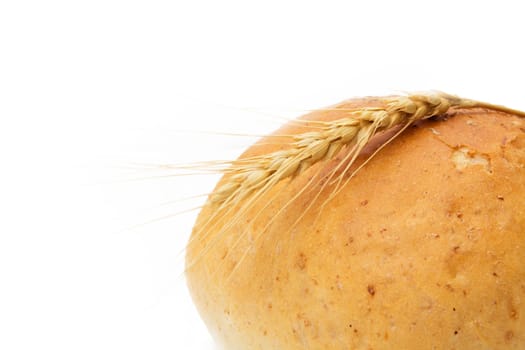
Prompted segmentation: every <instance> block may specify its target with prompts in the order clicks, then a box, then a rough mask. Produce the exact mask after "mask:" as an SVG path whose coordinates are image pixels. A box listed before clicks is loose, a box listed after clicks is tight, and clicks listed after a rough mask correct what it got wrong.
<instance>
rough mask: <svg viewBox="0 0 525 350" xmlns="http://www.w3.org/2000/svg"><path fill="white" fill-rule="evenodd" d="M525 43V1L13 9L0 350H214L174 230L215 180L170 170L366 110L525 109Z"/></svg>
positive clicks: (0, 126) (4, 142)
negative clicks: (332, 111)
mask: <svg viewBox="0 0 525 350" xmlns="http://www.w3.org/2000/svg"><path fill="white" fill-rule="evenodd" d="M524 34H525V24H524V22H523V11H522V10H521V8H520V2H519V1H513V2H510V1H497V2H494V1H486V2H483V1H477V2H474V1H464V2H460V1H439V2H425V1H418V2H414V3H411V2H407V1H338V2H337V1H335V2H334V1H318V2H312V1H257V2H256V1H228V0H223V1H131V0H128V1H115V0H104V1H97V0H91V1H23V0H20V1H14V0H13V1H9V0H3V1H0V168H1V170H0V180H1V181H0V349H48V348H49V349H212V348H213V346H212V341H211V339H210V337H209V335H208V334H207V331H206V329H205V327H204V325H203V324H202V323H201V321H200V319H199V317H198V314H197V313H196V311H195V310H194V307H193V304H192V302H191V299H190V298H189V294H188V292H187V291H186V288H185V282H184V277H183V256H184V252H183V250H184V245H185V242H186V240H187V239H188V236H189V234H190V231H191V227H192V223H193V220H194V218H195V215H196V211H192V212H189V213H187V214H181V215H178V216H173V214H175V213H177V212H180V211H183V210H184V209H190V208H192V207H194V206H196V205H200V203H201V202H202V197H201V198H199V199H197V200H188V201H183V202H180V201H178V202H177V201H175V200H177V199H181V198H186V197H188V196H191V195H196V194H204V193H206V192H208V191H210V190H211V189H212V187H213V183H214V182H215V181H216V180H217V177H216V176H215V177H214V176H212V177H202V176H184V177H176V176H171V175H173V174H175V173H177V172H176V171H173V170H167V169H161V168H159V167H158V165H161V164H175V163H178V164H180V163H186V162H194V161H199V160H214V159H231V158H234V157H236V156H237V155H238V154H239V152H240V151H241V150H242V147H243V146H246V145H248V144H249V143H250V142H252V141H253V138H249V137H243V136H232V135H227V134H226V133H228V132H230V133H231V132H233V133H241V134H263V133H265V132H268V131H270V130H272V129H274V128H276V127H277V126H278V125H279V124H280V123H282V122H283V120H285V118H292V117H294V116H297V115H299V114H301V113H303V112H304V111H306V110H308V109H312V108H317V107H323V106H326V105H330V104H333V103H336V102H338V101H340V100H342V99H345V98H349V97H353V96H362V95H371V94H388V93H395V92H399V91H412V90H427V89H438V90H444V91H446V92H450V93H455V94H458V95H461V96H464V97H469V98H475V99H481V100H487V101H488V102H492V103H499V104H505V105H508V106H509V107H514V108H518V109H525V96H524V83H525V69H524V63H523V62H525V53H524V52H523V38H524ZM167 175H170V176H167ZM159 176H161V177H159ZM161 217H166V218H165V219H164V220H155V219H159V218H161Z"/></svg>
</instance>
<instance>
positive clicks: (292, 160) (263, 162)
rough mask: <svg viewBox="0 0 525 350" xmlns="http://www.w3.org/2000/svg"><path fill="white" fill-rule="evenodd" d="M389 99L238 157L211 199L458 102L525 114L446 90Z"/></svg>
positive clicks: (243, 191) (232, 198) (262, 184)
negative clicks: (279, 146)
mask: <svg viewBox="0 0 525 350" xmlns="http://www.w3.org/2000/svg"><path fill="white" fill-rule="evenodd" d="M384 102H385V104H384V107H382V108H378V107H374V108H361V109H356V110H352V111H350V112H349V115H348V117H346V118H342V119H338V120H335V121H332V122H327V123H326V124H325V126H324V127H323V128H322V129H321V130H320V131H312V132H307V133H303V134H298V135H294V136H293V138H294V142H293V143H292V144H291V147H290V148H289V149H286V150H282V151H277V152H273V153H269V154H266V155H262V156H257V157H253V158H249V159H244V160H241V161H239V162H237V163H233V164H232V167H231V168H230V169H228V171H227V173H229V174H231V175H230V176H229V177H228V179H227V180H226V182H225V183H224V184H223V185H221V186H220V187H219V188H218V189H217V190H216V191H215V192H214V193H213V194H212V195H211V197H210V200H211V201H212V203H218V204H221V205H223V206H224V205H226V204H233V203H237V202H238V201H240V200H241V199H243V198H245V197H246V196H248V195H250V194H252V193H254V192H257V191H260V190H261V189H263V188H268V187H269V186H271V185H273V184H275V183H277V182H278V181H280V180H283V179H285V178H288V177H291V176H296V175H298V174H300V173H302V172H303V171H305V170H306V169H308V168H309V167H310V166H312V165H313V164H315V163H317V162H319V161H322V160H327V159H332V158H333V157H335V156H336V155H337V154H338V153H339V151H340V150H341V149H342V148H343V147H344V146H346V145H349V144H352V143H354V144H355V145H356V146H357V147H356V148H355V149H357V150H361V149H362V148H363V147H364V146H365V145H366V144H367V143H368V142H369V141H370V139H371V138H372V137H373V136H374V135H375V134H377V133H379V132H382V131H385V130H388V129H391V128H393V127H395V126H398V125H408V124H411V123H414V122H416V121H419V120H424V119H428V118H431V117H434V116H437V115H442V114H445V113H446V112H448V111H450V110H451V109H453V108H486V109H491V110H497V111H502V112H507V113H512V114H515V115H519V116H521V117H525V112H521V111H517V110H512V109H509V108H506V107H503V106H497V105H492V104H489V103H485V102H479V101H475V100H469V99H463V98H459V97H457V96H454V95H449V94H446V93H442V92H430V93H418V94H409V95H406V96H397V97H389V98H385V100H384Z"/></svg>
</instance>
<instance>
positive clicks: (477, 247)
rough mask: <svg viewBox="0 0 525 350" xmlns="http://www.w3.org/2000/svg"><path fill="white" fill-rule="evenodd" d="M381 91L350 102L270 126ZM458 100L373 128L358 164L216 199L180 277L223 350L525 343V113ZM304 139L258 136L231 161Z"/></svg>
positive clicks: (342, 158)
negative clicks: (374, 131) (464, 104)
mask: <svg viewBox="0 0 525 350" xmlns="http://www.w3.org/2000/svg"><path fill="white" fill-rule="evenodd" d="M385 101H391V100H385V99H381V98H365V99H356V100H349V101H345V102H343V103H340V104H338V105H335V106H333V107H331V108H329V109H323V110H319V111H315V112H313V113H310V114H308V115H306V116H303V117H301V118H300V120H301V121H300V122H292V123H289V124H288V125H285V126H284V127H282V128H281V129H280V130H278V131H276V132H275V134H274V136H275V135H304V134H305V133H308V132H318V131H319V130H320V129H322V128H324V127H326V125H329V123H333V122H334V121H337V120H341V119H342V118H346V117H348V115H349V114H352V113H355V112H354V111H361V112H362V111H378V110H387V109H388V103H387V102H385ZM452 107H453V106H452ZM452 107H451V108H448V109H447V110H446V111H445V112H443V113H441V112H440V113H439V114H436V115H434V116H433V117H432V118H420V119H421V120H415V119H414V120H410V121H409V122H408V123H406V124H400V125H397V126H396V125H390V126H388V127H386V128H378V130H379V129H381V130H383V129H384V130H383V131H381V132H379V133H377V134H376V135H375V136H373V137H372V138H371V140H369V142H367V143H366V145H364V146H363V147H362V149H361V148H360V149H358V154H356V157H357V158H356V159H353V158H352V157H349V156H347V155H348V154H351V152H352V143H349V144H347V145H343V146H341V147H340V148H339V150H337V152H333V153H334V154H333V155H330V157H326V156H323V157H324V158H323V157H322V158H323V159H320V160H319V161H315V162H313V161H312V162H310V164H308V166H307V167H306V166H305V167H303V168H304V169H302V170H301V171H300V172H297V173H294V174H291V175H290V176H286V177H285V178H283V179H279V181H276V182H275V183H271V186H270V185H267V186H266V187H265V186H262V187H261V188H263V189H262V190H254V191H252V192H251V193H247V194H246V195H243V196H240V197H239V198H237V199H232V198H230V199H229V200H226V201H224V200H223V201H222V202H221V201H216V200H214V199H213V195H212V196H210V199H209V201H208V203H207V204H206V206H205V207H204V208H203V210H202V212H201V213H200V215H199V217H198V219H197V222H196V224H195V228H194V231H193V234H192V238H191V240H190V242H189V244H188V248H187V273H186V276H187V281H188V285H189V289H190V291H191V294H192V297H193V300H194V302H195V304H196V306H197V308H198V310H199V312H200V314H201V316H202V318H203V319H204V321H205V323H206V325H207V326H208V328H209V330H210V332H211V333H212V335H213V337H214V339H215V340H216V341H217V343H218V344H219V345H220V346H222V347H223V348H224V349H240V350H249V349H279V350H287V349H290V350H291V349H374V350H378V349H461V350H465V349H525V119H524V118H523V115H522V114H520V113H512V112H509V111H508V110H503V109H498V108H495V109H492V108H477V107H476V106H470V105H469V106H467V107H466V108H462V107H461V106H458V107H453V108H452ZM481 107H483V106H481ZM380 126H381V125H380ZM393 136H395V137H393ZM294 140H295V139H293V138H290V137H271V136H270V137H267V138H263V139H261V140H260V142H258V143H257V144H255V145H253V146H252V147H251V148H249V149H248V150H247V151H246V152H245V153H244V154H243V155H242V156H241V158H240V159H241V160H240V161H238V162H237V163H234V164H236V166H237V168H239V167H240V166H241V165H242V164H249V162H250V159H258V158H257V157H258V156H261V155H268V154H275V152H278V151H283V150H289V149H290V148H291V147H294V146H291V145H292V144H293V142H294ZM358 142H359V141H358V140H356V141H354V144H355V143H358ZM355 150H356V149H355V148H354V151H355ZM372 156H373V157H372ZM242 159H245V162H244V163H243V161H242ZM234 175H235V172H234V171H232V172H227V173H226V175H225V177H224V178H223V179H222V180H221V182H220V183H219V184H218V186H217V190H216V192H218V191H220V190H221V189H224V188H225V187H224V186H225V184H228V182H229V181H230V180H231V179H232V176H234ZM245 181H248V180H245Z"/></svg>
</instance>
